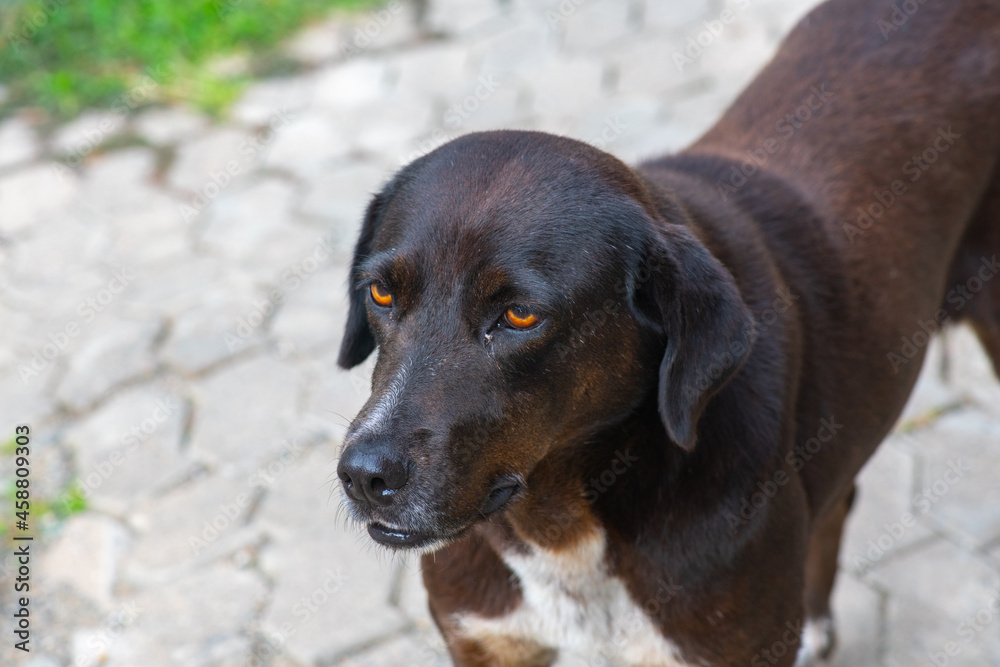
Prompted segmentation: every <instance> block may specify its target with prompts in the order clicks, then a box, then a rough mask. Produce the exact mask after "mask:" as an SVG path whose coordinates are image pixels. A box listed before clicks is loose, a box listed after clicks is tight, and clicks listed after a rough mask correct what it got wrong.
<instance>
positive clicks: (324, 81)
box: [311, 56, 390, 114]
mask: <svg viewBox="0 0 1000 667" xmlns="http://www.w3.org/2000/svg"><path fill="white" fill-rule="evenodd" d="M389 81H390V79H389V70H388V68H387V66H386V64H385V62H383V61H382V60H377V59H374V58H370V57H364V56H362V57H357V58H353V59H351V60H348V61H346V62H342V63H334V64H332V65H330V66H328V67H324V68H323V69H321V70H320V71H319V72H318V73H317V75H316V81H315V84H314V89H315V92H314V93H313V95H312V98H311V108H312V109H318V110H323V111H328V112H330V113H331V114H342V113H344V112H345V111H354V110H358V109H361V108H371V107H373V106H374V105H376V104H378V103H379V102H380V101H381V99H382V98H383V97H384V96H385V95H386V94H388V92H389V89H390V86H389Z"/></svg>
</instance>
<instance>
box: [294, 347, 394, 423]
mask: <svg viewBox="0 0 1000 667" xmlns="http://www.w3.org/2000/svg"><path fill="white" fill-rule="evenodd" d="M335 334H336V336H338V341H337V343H335V344H334V345H333V346H332V347H331V351H330V353H328V354H326V355H324V356H322V357H320V358H318V359H316V360H315V361H314V362H313V363H311V364H310V365H309V366H308V367H307V372H308V374H309V385H308V390H307V393H308V395H307V399H306V407H305V413H304V415H303V420H304V423H308V424H316V427H317V428H319V429H322V431H323V432H325V433H328V434H330V435H331V436H332V437H333V438H334V439H335V440H336V441H337V442H341V441H342V440H343V436H344V434H345V433H346V431H347V426H348V425H349V424H350V423H351V420H352V419H354V417H355V415H357V413H358V412H359V411H360V410H361V408H362V407H363V406H364V404H365V402H366V401H367V400H368V396H369V394H371V375H372V369H373V368H374V367H375V359H376V355H375V354H373V355H372V356H370V357H369V358H368V360H367V361H365V362H364V363H362V364H360V365H358V366H355V367H354V368H352V369H351V370H349V371H345V370H344V369H342V368H340V367H339V366H337V363H336V351H337V349H338V347H339V337H340V336H342V335H343V331H342V330H337V331H336V332H335Z"/></svg>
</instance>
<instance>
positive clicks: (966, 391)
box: [947, 326, 1000, 417]
mask: <svg viewBox="0 0 1000 667" xmlns="http://www.w3.org/2000/svg"><path fill="white" fill-rule="evenodd" d="M947 346H948V361H949V369H948V377H949V379H950V380H951V381H952V382H953V383H955V384H957V385H959V386H960V387H961V393H962V394H963V395H964V396H965V397H967V398H968V399H969V400H971V401H973V402H974V403H975V404H976V405H977V406H978V407H980V408H981V409H983V410H986V411H987V412H989V413H990V414H991V415H992V416H993V417H1000V379H997V375H996V371H995V370H994V368H993V363H992V361H991V360H990V358H989V357H988V356H987V355H986V352H985V351H984V350H983V346H982V344H981V343H980V342H979V339H978V338H977V337H976V335H975V332H973V330H972V329H971V328H970V327H968V326H960V327H956V328H954V329H952V330H950V331H949V332H948V341H947Z"/></svg>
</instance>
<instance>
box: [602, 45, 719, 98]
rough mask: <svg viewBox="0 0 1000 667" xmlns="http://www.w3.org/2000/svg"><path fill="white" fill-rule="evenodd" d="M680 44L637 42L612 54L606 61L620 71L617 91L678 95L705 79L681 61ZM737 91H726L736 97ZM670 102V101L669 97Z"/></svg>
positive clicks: (649, 94) (618, 48) (650, 94)
mask: <svg viewBox="0 0 1000 667" xmlns="http://www.w3.org/2000/svg"><path fill="white" fill-rule="evenodd" d="M679 46H680V45H679V44H678V43H676V42H672V41H664V40H661V39H637V40H633V41H631V42H628V43H627V44H625V45H623V46H620V47H617V48H616V49H615V50H613V51H611V52H609V54H608V58H607V60H608V61H609V62H610V63H611V64H612V65H613V66H614V67H615V69H616V71H617V84H616V89H615V90H616V92H617V93H618V94H624V95H648V96H664V95H668V94H676V93H677V91H678V90H679V89H681V88H683V87H684V86H691V85H692V83H694V82H697V81H698V80H699V79H701V78H703V77H704V75H703V74H700V73H698V72H697V71H696V70H695V68H694V67H690V66H686V65H684V64H683V63H682V62H681V61H679V60H678V58H679V57H683V55H684V54H683V52H682V51H681V49H680V48H679ZM736 92H737V91H736V90H731V91H726V93H727V94H728V95H735V93H736ZM668 99H670V98H668Z"/></svg>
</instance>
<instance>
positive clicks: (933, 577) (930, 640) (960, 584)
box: [872, 541, 1000, 666]
mask: <svg viewBox="0 0 1000 667" xmlns="http://www.w3.org/2000/svg"><path fill="white" fill-rule="evenodd" d="M872 577H873V579H874V580H875V581H876V583H877V584H878V585H879V586H882V587H885V588H887V589H888V590H889V624H888V628H889V654H890V656H891V657H892V660H890V661H889V662H888V664H890V665H901V666H902V665H915V664H927V663H928V662H930V660H929V659H928V654H931V653H933V654H938V653H941V652H945V651H947V647H948V645H949V643H950V642H954V643H955V644H956V645H957V648H958V649H959V650H960V653H959V655H958V656H957V657H955V658H954V659H953V660H951V661H949V662H948V663H947V664H949V665H984V664H992V663H993V662H995V660H996V657H997V656H1000V632H998V630H997V628H998V627H1000V603H996V602H994V600H995V599H996V597H997V596H998V595H1000V574H998V573H997V571H996V569H994V568H991V567H989V566H987V565H986V564H984V563H983V562H982V561H981V560H980V557H977V556H974V555H972V554H969V553H967V552H964V551H962V550H960V549H959V548H957V547H956V546H954V545H952V544H951V543H949V542H945V541H938V542H936V543H935V544H934V545H932V546H930V547H928V548H926V549H922V550H919V551H917V552H914V553H911V554H907V555H906V556H905V557H903V558H901V559H899V560H897V561H894V562H893V563H891V564H890V565H889V566H887V567H886V568H883V569H881V570H879V571H877V572H875V573H874V574H873V575H872ZM995 604H996V605H997V607H998V608H995V609H994V611H993V613H992V618H991V620H990V622H986V623H983V624H982V626H981V627H982V630H981V631H972V632H970V631H969V629H970V627H971V626H969V625H968V619H970V618H972V619H974V618H975V616H976V614H977V613H979V612H981V611H983V610H985V609H991V607H992V606H993V605H995Z"/></svg>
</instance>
